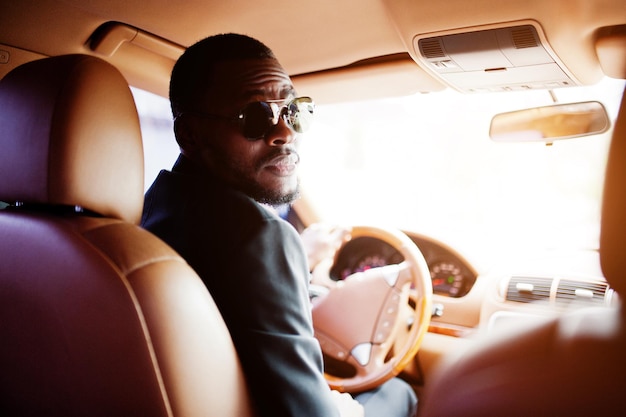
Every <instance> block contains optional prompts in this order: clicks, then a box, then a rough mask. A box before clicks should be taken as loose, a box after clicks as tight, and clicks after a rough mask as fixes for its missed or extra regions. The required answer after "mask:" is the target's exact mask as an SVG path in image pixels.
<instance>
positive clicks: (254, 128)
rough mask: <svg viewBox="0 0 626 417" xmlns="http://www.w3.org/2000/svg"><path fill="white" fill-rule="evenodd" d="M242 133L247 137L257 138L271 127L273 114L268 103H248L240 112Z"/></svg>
mask: <svg viewBox="0 0 626 417" xmlns="http://www.w3.org/2000/svg"><path fill="white" fill-rule="evenodd" d="M241 114H242V116H243V118H242V131H243V132H242V133H243V135H244V136H245V137H246V138H248V139H259V138H262V137H263V136H265V135H266V134H267V132H268V131H269V130H270V129H271V128H272V118H273V116H274V114H273V113H272V109H271V108H270V106H269V104H267V103H265V102H260V101H259V102H255V103H250V104H248V105H247V106H246V107H245V108H244V109H243V111H242V112H241Z"/></svg>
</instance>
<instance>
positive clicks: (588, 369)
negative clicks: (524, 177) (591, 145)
mask: <svg viewBox="0 0 626 417" xmlns="http://www.w3.org/2000/svg"><path fill="white" fill-rule="evenodd" d="M600 258H601V265H602V270H603V273H604V275H605V278H606V280H607V281H608V283H609V284H610V285H611V287H612V288H613V289H615V290H616V291H617V292H618V293H619V294H621V296H622V297H624V295H625V294H626V274H625V273H624V271H626V95H624V96H623V98H622V104H621V108H620V113H619V115H618V118H617V121H616V124H615V126H614V130H613V138H612V141H611V146H610V149H609V159H608V165H607V170H606V177H605V188H604V195H603V209H602V226H601V238H600ZM625 357H626V308H625V307H624V306H623V305H622V306H620V308H616V309H614V308H589V309H582V310H579V311H576V312H573V313H572V314H566V315H564V316H562V317H559V318H558V319H555V320H552V321H549V322H547V323H545V324H542V325H539V326H537V327H535V328H532V329H530V330H526V331H523V332H518V333H516V334H505V335H502V338H501V339H500V340H496V341H494V340H485V341H484V342H483V343H481V344H479V346H477V347H476V348H475V349H472V350H471V351H470V352H469V353H467V354H464V355H462V356H460V357H459V358H457V360H454V361H451V362H450V363H448V364H446V365H444V366H442V368H441V369H440V370H439V376H438V377H437V378H435V379H434V380H433V381H428V382H427V383H428V388H427V390H426V393H425V396H424V398H423V401H420V407H422V410H421V414H420V416H421V417H433V416H531V415H532V416H590V415H593V416H617V415H626V401H624V398H623V395H624V394H623V392H624V389H625V388H626V360H625Z"/></svg>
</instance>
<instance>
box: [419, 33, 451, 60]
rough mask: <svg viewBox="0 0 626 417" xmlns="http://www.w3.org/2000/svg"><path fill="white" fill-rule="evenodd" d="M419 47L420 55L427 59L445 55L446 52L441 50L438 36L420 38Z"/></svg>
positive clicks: (441, 46)
mask: <svg viewBox="0 0 626 417" xmlns="http://www.w3.org/2000/svg"><path fill="white" fill-rule="evenodd" d="M419 47H420V51H421V52H422V55H423V56H424V57H426V58H428V59H434V58H445V57H446V53H445V52H444V51H443V45H441V40H440V39H439V38H428V39H420V41H419Z"/></svg>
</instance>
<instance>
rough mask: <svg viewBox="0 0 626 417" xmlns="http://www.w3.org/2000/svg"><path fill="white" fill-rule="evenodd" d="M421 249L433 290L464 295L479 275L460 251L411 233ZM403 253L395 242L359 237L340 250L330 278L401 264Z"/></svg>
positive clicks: (409, 234) (438, 292)
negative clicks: (389, 242) (394, 246)
mask: <svg viewBox="0 0 626 417" xmlns="http://www.w3.org/2000/svg"><path fill="white" fill-rule="evenodd" d="M407 235H408V236H409V238H410V239H411V240H412V241H413V242H414V243H415V245H416V246H417V247H418V248H419V249H420V251H421V252H422V254H423V255H424V258H425V260H426V263H427V264H428V269H429V270H430V275H431V279H432V283H433V293H434V294H438V295H442V296H446V297H453V298H458V297H463V296H465V295H466V294H467V293H468V292H469V291H470V290H471V289H472V287H473V285H474V283H475V282H476V278H477V276H478V274H477V272H476V271H475V270H474V268H472V266H471V265H470V264H469V262H468V261H467V260H466V259H464V258H463V257H462V256H461V255H459V254H458V253H457V252H456V251H454V250H453V249H451V248H449V247H448V246H446V245H445V244H443V243H441V242H438V241H437V240H434V239H432V238H430V237H426V236H422V235H418V234H415V233H407ZM403 260H404V258H403V256H402V255H401V254H400V252H398V251H397V250H395V249H394V248H393V247H392V246H391V245H389V244H388V243H385V242H383V241H381V240H379V239H376V238H373V237H357V238H354V239H352V240H350V241H349V242H347V243H346V244H345V245H344V246H343V247H342V248H341V249H340V250H339V252H338V253H337V256H336V258H335V262H334V264H333V266H332V268H331V270H330V278H331V279H332V280H334V281H341V280H343V279H345V278H346V277H348V276H349V275H351V274H353V273H356V272H362V271H365V270H367V269H370V268H376V267H380V266H385V265H389V264H397V263H400V262H402V261H403Z"/></svg>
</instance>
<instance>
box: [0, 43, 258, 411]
mask: <svg viewBox="0 0 626 417" xmlns="http://www.w3.org/2000/svg"><path fill="white" fill-rule="evenodd" d="M0 108H1V109H2V111H1V112H0V122H1V125H2V126H3V129H2V130H1V131H0V150H1V151H0V200H3V201H8V202H14V201H20V202H23V203H24V205H23V206H21V207H16V208H8V209H5V210H0V341H1V342H0V370H1V371H0V415H21V416H24V415H37V416H40V415H45V416H73V415H89V416H97V415H103V416H113V415H128V416H131V415H132V416H220V417H235V416H236V417H241V416H248V415H251V409H250V405H249V402H248V393H247V389H246V387H245V381H244V378H243V374H242V372H241V369H240V366H239V362H238V359H237V357H236V353H235V349H234V346H233V344H232V341H231V339H230V336H229V334H228V331H227V329H226V326H225V325H224V323H223V321H222V319H221V316H220V315H219V312H218V310H217V308H216V306H215V304H214V303H213V301H212V299H211V297H210V295H209V293H208V292H207V290H206V287H205V286H204V285H203V283H202V281H201V280H200V279H199V277H198V276H197V275H196V274H195V273H194V271H193V270H192V269H191V268H190V267H189V266H188V265H187V264H186V263H185V261H184V260H183V259H182V258H181V257H180V256H179V255H178V254H177V253H175V252H174V251H173V250H172V249H171V248H170V247H169V246H167V245H166V244H165V243H163V242H162V241H161V240H159V239H158V238H156V237H155V236H154V235H152V234H150V233H149V232H147V231H145V230H143V229H141V228H140V227H138V226H137V225H136V224H135V223H136V222H137V221H138V219H139V215H140V213H141V209H142V202H143V195H142V193H143V187H142V182H143V168H142V163H143V151H142V143H141V135H140V131H139V122H138V119H137V113H136V109H135V107H134V102H133V99H132V95H131V94H130V91H129V88H128V85H127V84H126V82H125V80H124V79H123V77H122V76H121V74H120V73H119V72H117V70H115V68H113V67H112V66H110V65H109V64H107V63H106V62H104V61H102V60H100V59H98V58H94V57H89V56H80V55H71V56H62V57H55V58H49V59H44V60H40V61H36V62H33V63H29V64H25V65H24V66H23V67H19V68H17V69H16V70H14V72H12V73H10V74H9V75H7V77H5V78H4V79H3V80H1V81H0ZM59 205H64V206H66V205H69V206H70V207H73V206H81V207H84V208H85V209H87V210H89V212H86V213H75V212H73V210H69V211H65V210H59V209H58V206H59ZM91 212H93V213H91Z"/></svg>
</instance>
